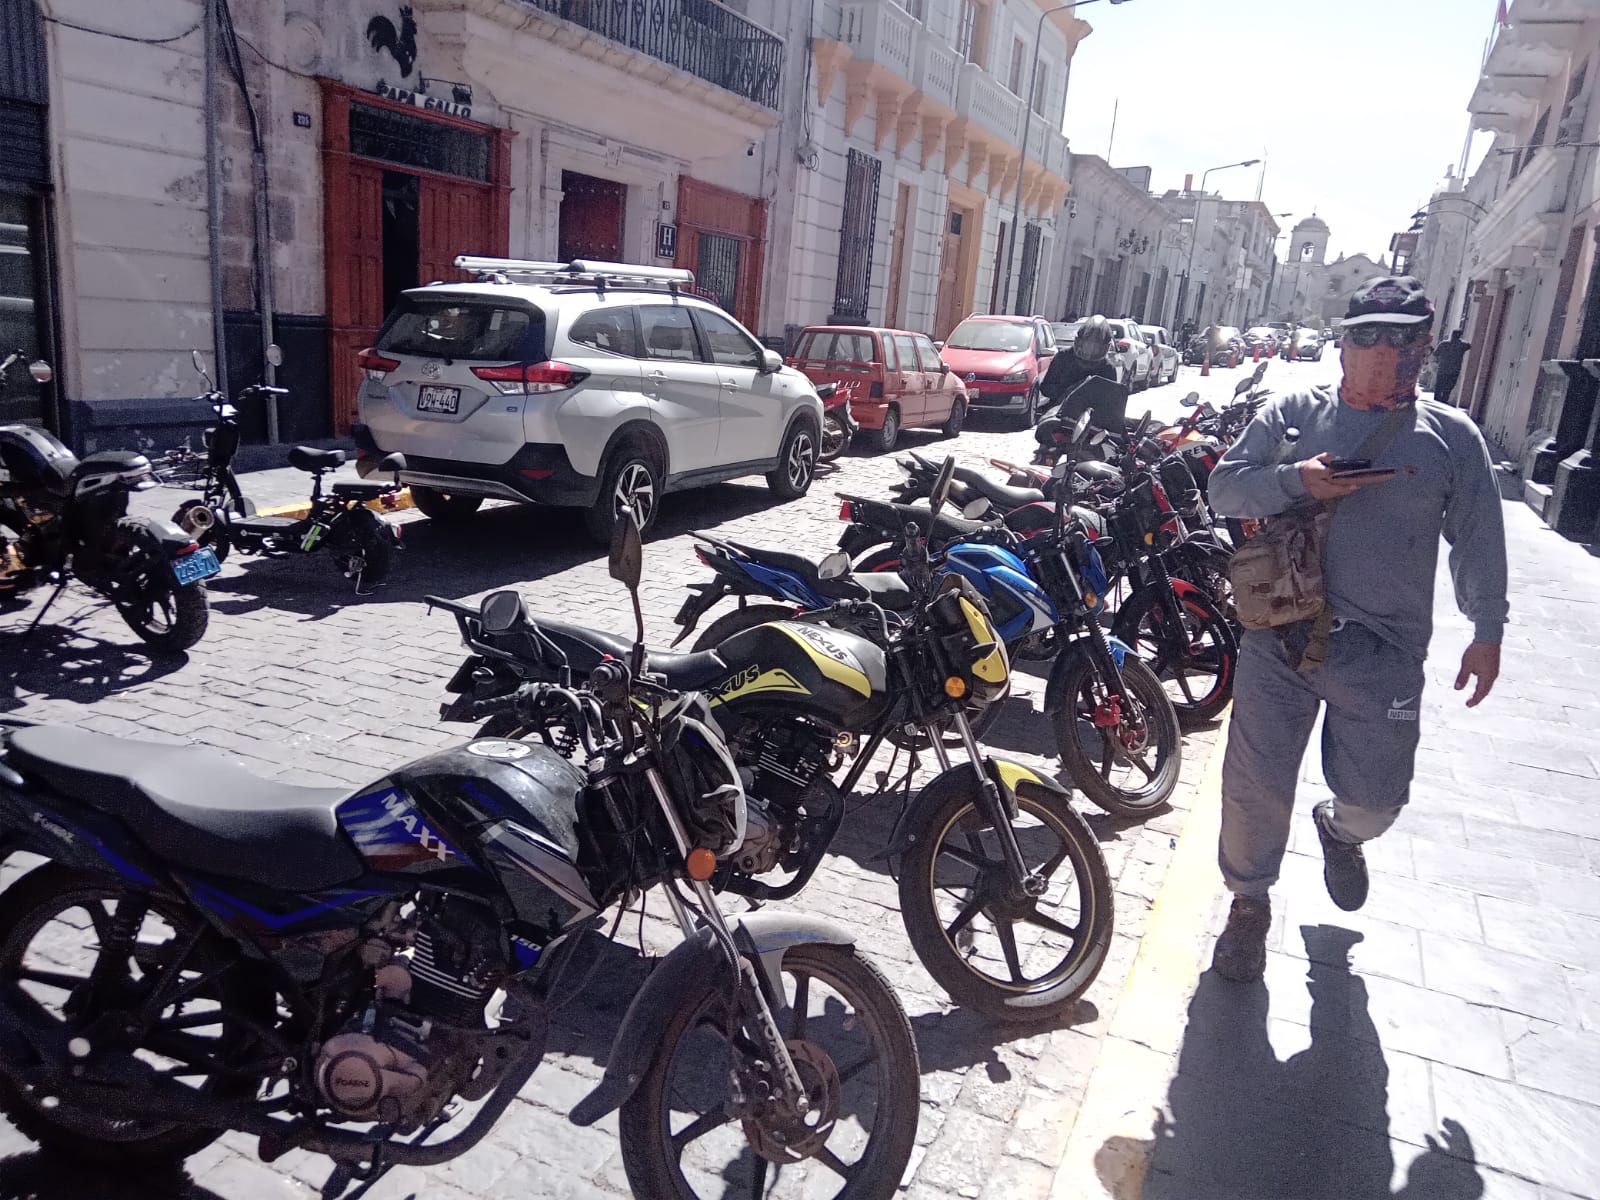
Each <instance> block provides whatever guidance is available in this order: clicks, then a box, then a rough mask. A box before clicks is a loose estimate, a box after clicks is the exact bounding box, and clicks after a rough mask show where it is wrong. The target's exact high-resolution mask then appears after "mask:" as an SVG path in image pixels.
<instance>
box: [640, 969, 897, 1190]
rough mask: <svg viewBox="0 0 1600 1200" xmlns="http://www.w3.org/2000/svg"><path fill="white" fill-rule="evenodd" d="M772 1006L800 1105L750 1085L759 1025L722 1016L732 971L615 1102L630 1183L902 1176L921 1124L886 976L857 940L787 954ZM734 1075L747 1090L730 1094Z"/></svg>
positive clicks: (772, 1182)
mask: <svg viewBox="0 0 1600 1200" xmlns="http://www.w3.org/2000/svg"><path fill="white" fill-rule="evenodd" d="M782 974H783V996H782V999H783V1004H782V1006H781V1007H779V1008H776V1009H775V1010H774V1013H773V1015H774V1017H775V1018H776V1019H777V1022H778V1029H779V1032H780V1033H781V1034H782V1036H783V1037H784V1040H785V1045H786V1047H787V1048H788V1050H789V1054H790V1056H791V1058H792V1059H793V1060H794V1063H795V1067H796V1069H797V1070H798V1072H799V1074H800V1078H801V1081H802V1083H803V1085H804V1088H805V1093H806V1098H807V1101H808V1108H807V1110H806V1111H805V1112H804V1113H783V1112H782V1111H781V1108H780V1106H779V1105H778V1104H777V1102H776V1101H775V1100H770V1099H769V1100H762V1099H760V1098H759V1097H757V1096H756V1094H755V1093H756V1092H757V1091H758V1090H759V1089H760V1088H762V1087H764V1086H765V1085H764V1083H763V1081H764V1080H766V1079H769V1078H770V1074H769V1073H768V1072H767V1070H766V1069H764V1067H763V1066H762V1065H759V1064H760V1059H761V1058H762V1054H761V1052H760V1050H759V1048H758V1047H757V1045H756V1041H755V1039H754V1038H753V1037H751V1036H749V1035H747V1034H745V1033H744V1032H742V1031H739V1032H732V1033H730V1031H729V1030H728V1028H727V1008H728V1005H727V1000H728V995H727V992H726V990H725V988H726V977H725V976H724V978H723V980H722V981H721V982H720V985H718V984H712V985H711V986H708V987H707V988H706V990H705V991H704V992H702V993H701V994H700V995H699V996H698V997H697V998H691V999H690V1000H689V1001H688V1004H689V1006H690V1007H689V1009H688V1011H686V1012H684V1013H683V1014H681V1015H680V1016H679V1017H677V1018H675V1019H674V1021H673V1022H672V1024H671V1025H670V1026H669V1027H668V1029H667V1032H666V1034H665V1036H664V1038H663V1040H662V1043H661V1048H660V1050H659V1051H658V1055H657V1059H656V1061H655V1063H654V1064H652V1066H651V1069H650V1072H649V1074H648V1075H647V1076H646V1078H645V1079H644V1080H643V1081H642V1082H641V1084H640V1086H639V1090H638V1091H637V1092H635V1094H634V1096H633V1097H632V1098H630V1100H629V1102H628V1104H627V1105H625V1106H624V1108H623V1114H622V1145H623V1155H624V1161H625V1165H626V1166H627V1169H628V1178H629V1182H630V1183H631V1184H632V1187H633V1191H634V1194H635V1195H640V1196H644V1195H649V1196H659V1197H663V1198H666V1197H673V1198H683V1200H686V1198H689V1197H712V1196H717V1197H750V1198H751V1200H764V1198H766V1197H769V1196H807V1197H810V1196H834V1197H855V1196H876V1195H887V1194H888V1193H889V1192H891V1191H892V1190H893V1189H894V1187H895V1185H896V1184H897V1183H898V1182H899V1178H900V1175H901V1173H902V1172H903V1171H904V1169H905V1164H906V1162H907V1161H909V1159H910V1155H911V1148H912V1144H913V1141H914V1137H915V1130H916V1124H917V1108H918V1090H919V1080H918V1073H917V1060H916V1048H915V1043H914V1042H913V1041H912V1038H911V1030H910V1025H909V1023H908V1022H907V1021H906V1018H905V1014H904V1012H903V1011H902V1010H901V1009H900V1008H899V1005H898V1003H897V1002H896V1001H895V1000H894V998H893V993H892V992H891V991H890V990H889V987H888V984H887V983H886V982H885V981H884V980H883V978H882V976H881V975H879V974H878V972H877V970H876V969H875V968H873V967H872V966H871V965H870V964H868V963H867V962H866V960H864V959H862V958H861V957H860V956H859V954H857V953H856V951H855V950H854V949H853V948H849V947H844V946H832V945H805V946H798V947H795V948H793V949H791V950H788V951H787V952H785V954H784V956H783V971H782ZM736 1077H737V1078H738V1080H739V1081H740V1086H741V1088H742V1089H743V1090H744V1092H745V1095H746V1100H745V1101H744V1102H742V1103H739V1102H735V1101H734V1100H733V1096H734V1087H733V1084H734V1080H735V1078H736Z"/></svg>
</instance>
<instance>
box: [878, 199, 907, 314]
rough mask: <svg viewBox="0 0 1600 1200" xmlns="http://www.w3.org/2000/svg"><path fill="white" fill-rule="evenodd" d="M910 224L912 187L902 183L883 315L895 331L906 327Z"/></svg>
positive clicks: (895, 217) (895, 207) (890, 251)
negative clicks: (907, 242)
mask: <svg viewBox="0 0 1600 1200" xmlns="http://www.w3.org/2000/svg"><path fill="white" fill-rule="evenodd" d="M910 224H911V185H910V184H909V183H902V184H901V185H900V192H899V197H898V199H897V200H896V201H895V206H894V243H893V245H892V246H891V247H890V249H889V300H888V303H887V304H886V305H885V306H884V314H883V322H884V324H885V325H888V326H890V327H891V328H893V329H901V328H904V326H905V319H906V316H905V294H906V281H905V270H906V238H907V233H908V227H909V226H910Z"/></svg>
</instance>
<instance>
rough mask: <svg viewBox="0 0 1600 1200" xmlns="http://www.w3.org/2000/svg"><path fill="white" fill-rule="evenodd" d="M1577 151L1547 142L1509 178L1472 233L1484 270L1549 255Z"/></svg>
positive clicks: (1527, 262) (1517, 263)
mask: <svg viewBox="0 0 1600 1200" xmlns="http://www.w3.org/2000/svg"><path fill="white" fill-rule="evenodd" d="M1575 153H1576V152H1575V151H1574V150H1573V149H1571V148H1570V147H1565V146H1545V147H1544V148H1542V149H1540V150H1538V151H1537V152H1535V154H1534V156H1533V158H1532V159H1530V160H1529V162H1528V165H1527V166H1525V167H1523V169H1522V171H1521V172H1520V173H1519V174H1518V175H1517V177H1516V178H1515V179H1514V180H1512V181H1511V183H1510V185H1509V186H1508V187H1507V188H1506V190H1505V192H1504V193H1502V194H1501V196H1500V198H1499V199H1498V200H1496V201H1495V203H1494V204H1493V205H1492V206H1491V207H1490V209H1489V211H1488V212H1486V213H1485V214H1484V215H1483V218H1482V220H1480V221H1479V222H1478V226H1477V228H1476V229H1475V230H1474V231H1473V248H1474V253H1475V255H1476V256H1477V261H1478V264H1479V267H1480V269H1483V270H1488V269H1490V268H1493V267H1505V266H1526V265H1528V264H1529V263H1530V262H1531V261H1532V258H1533V256H1535V255H1537V254H1539V253H1544V254H1551V253H1554V252H1555V251H1556V249H1557V247H1556V245H1555V241H1556V239H1557V238H1558V236H1559V232H1560V227H1561V214H1562V211H1563V209H1564V207H1565V205H1566V200H1567V176H1568V174H1569V171H1570V168H1571V165H1572V157H1573V155H1574V154H1575Z"/></svg>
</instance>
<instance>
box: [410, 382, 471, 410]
mask: <svg viewBox="0 0 1600 1200" xmlns="http://www.w3.org/2000/svg"><path fill="white" fill-rule="evenodd" d="M460 407H461V389H460V388H453V387H435V386H433V385H431V384H428V385H424V386H423V387H422V388H421V389H419V390H418V392H417V411H418V412H432V413H449V414H451V415H452V416H453V415H455V413H456V411H457V410H458V409H459V408H460Z"/></svg>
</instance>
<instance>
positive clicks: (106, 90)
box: [0, 0, 1090, 442]
mask: <svg viewBox="0 0 1600 1200" xmlns="http://www.w3.org/2000/svg"><path fill="white" fill-rule="evenodd" d="M1052 7H1054V6H1053V5H1050V4H1044V3H1034V2H1033V0H901V2H895V0H852V2H848V3H841V2H838V0H819V3H818V4H816V5H815V6H812V5H809V4H808V5H804V6H802V5H794V4H789V3H785V2H784V0H727V2H723V0H634V2H631V3H626V4H624V3H618V2H615V0H411V2H410V3H404V2H402V0H357V2H356V3H347V2H345V0H337V2H336V0H255V2H252V3H250V4H244V3H229V0H147V2H145V3H141V4H139V5H137V6H134V7H124V6H118V5H111V6H107V5H104V4H100V3H96V2H95V0H52V4H51V5H50V13H51V19H50V20H49V21H46V20H45V19H44V18H43V17H42V16H41V12H40V9H39V7H38V6H37V5H36V4H35V3H34V0H0V17H3V18H4V19H3V20H0V236H3V237H4V239H5V242H4V244H3V246H0V248H3V249H4V250H5V251H6V253H7V257H6V259H5V262H6V265H7V270H6V271H5V273H4V274H3V276H0V288H3V291H4V295H3V296H0V301H3V302H0V322H5V324H4V325H3V326H0V333H4V335H5V337H6V339H7V344H8V345H10V344H13V343H14V344H15V345H17V346H22V347H24V348H25V349H27V350H28V351H29V352H30V353H33V352H35V351H37V352H40V353H46V354H48V356H49V357H51V358H52V359H53V360H54V361H55V362H56V364H57V366H58V368H59V373H58V382H57V384H56V385H54V386H53V387H52V388H51V389H48V391H47V394H46V395H45V397H44V398H43V400H41V399H40V398H39V396H38V394H37V393H36V392H32V391H26V390H24V389H17V390H15V391H14V392H13V393H11V394H8V395H7V396H6V397H0V404H4V405H5V406H6V408H5V410H4V412H5V413H6V414H7V415H18V416H22V417H25V418H27V419H32V420H44V421H47V422H48V423H50V424H52V425H54V426H56V427H58V428H63V429H68V430H69V431H70V432H71V433H72V434H73V435H74V436H75V438H76V439H77V440H78V441H80V442H95V441H101V440H106V439H112V440H114V439H115V436H116V435H115V433H114V432H113V431H116V430H125V429H128V428H129V427H132V428H133V429H134V430H136V431H138V433H139V436H141V437H147V438H149V439H150V440H152V441H159V440H160V439H159V436H158V434H157V433H156V432H155V431H157V430H159V429H160V428H162V427H163V426H164V425H167V424H172V425H178V424H188V425H192V424H193V423H194V421H195V419H196V415H195V414H194V413H193V412H192V411H191V410H192V409H193V405H192V404H187V403H186V402H183V401H181V400H180V399H176V398H181V397H184V396H187V395H192V394H194V393H195V392H196V391H197V390H198V389H199V386H200V382H199V380H198V378H197V377H196V376H195V374H194V372H193V369H192V367H191V366H190V362H189V358H190V351H191V350H192V349H201V350H204V351H207V352H210V353H212V354H214V355H215V356H216V357H217V358H218V359H219V360H220V366H221V372H222V374H223V375H224V376H225V377H226V378H228V379H229V381H230V383H231V384H232V385H233V386H234V387H235V388H236V387H237V386H239V385H240V384H242V383H247V382H251V381H254V380H256V379H259V378H262V377H263V376H267V377H276V378H277V381H278V382H280V383H282V384H284V385H286V386H288V387H289V388H290V389H291V395H290V396H289V397H287V398H286V399H284V400H283V401H281V402H279V403H278V404H277V405H276V406H275V407H274V410H273V411H272V412H268V413H248V414H245V419H246V421H247V423H248V424H249V426H250V428H249V433H250V435H251V436H252V438H254V439H255V440H269V439H270V440H277V441H287V440H294V439H310V438H315V437H319V436H333V435H339V434H342V433H343V432H344V431H345V430H346V429H347V428H348V426H349V424H350V422H351V420H352V419H353V416H354V394H355V384H356V369H355V366H354V355H355V352H356V351H358V350H359V349H360V348H361V347H362V346H363V345H365V344H367V342H368V340H369V339H371V337H372V336H373V335H374V333H375V331H376V330H377V327H378V325H379V324H380V323H381V322H382V320H383V318H384V315H385V313H386V311H387V309H388V307H389V305H390V304H391V303H392V301H393V299H394V297H395V296H396V295H397V294H398V292H399V291H401V290H402V289H404V288H406V287H409V286H415V285H417V284H419V283H426V282H428V281H430V280H436V279H449V278H453V277H455V272H453V270H452V268H451V266H450V263H451V261H452V260H453V258H454V257H455V256H456V255H457V254H461V253H480V254H482V253H488V254H510V255H512V256H515V257H525V258H534V259H542V260H556V259H559V260H562V261H565V260H568V259H571V258H574V257H587V258H601V259H612V260H626V261H631V262H645V263H658V264H668V265H670V264H676V265H679V266H685V267H688V268H690V269H691V270H693V271H695V273H696V276H697V279H698V282H699V284H700V286H702V287H703V288H705V289H707V290H708V291H710V292H712V293H713V294H715V295H716V296H717V298H718V299H719V300H720V302H721V303H722V304H723V305H724V306H725V307H727V308H728V310H729V311H730V312H732V313H734V314H735V315H736V316H737V317H738V318H739V319H740V320H742V321H743V322H744V323H745V324H747V325H748V326H749V327H750V328H751V329H753V330H755V331H756V332H757V333H759V334H761V335H763V336H766V337H768V338H769V339H774V340H777V339H782V338H784V337H785V336H786V335H792V333H793V332H794V331H795V330H796V329H798V328H799V327H800V326H803V325H805V324H807V323H812V322H818V321H824V320H828V319H830V318H837V319H847V320H869V319H870V320H874V321H891V322H892V323H895V324H901V325H906V326H910V327H913V328H917V329H924V330H931V331H934V332H937V333H943V332H945V331H947V330H948V329H949V328H950V327H951V326H952V325H953V324H954V323H955V322H956V321H958V320H960V319H961V317H963V316H965V315H966V314H967V313H968V312H970V311H972V310H974V309H989V308H999V307H1010V308H1013V309H1020V310H1024V311H1028V310H1031V309H1032V308H1034V307H1037V305H1038V304H1039V303H1040V300H1041V298H1042V295H1043V291H1044V287H1045V283H1046V274H1047V272H1046V270H1045V269H1044V268H1045V267H1046V266H1047V264H1048V263H1049V262H1050V261H1051V257H1052V254H1053V241H1054V226H1055V217H1056V214H1058V213H1059V212H1060V210H1061V206H1062V203H1063V200H1064V199H1065V196H1066V193H1067V188H1068V185H1067V152H1066V140H1065V138H1063V137H1062V135H1061V133H1060V127H1061V119H1062V112H1063V107H1064V102H1065V96H1066V87H1067V80H1068V76H1069V70H1070V63H1071V59H1072V54H1073V52H1074V51H1075V49H1076V48H1077V46H1078V44H1079V42H1080V41H1081V40H1082V38H1083V37H1084V36H1086V35H1087V34H1088V33H1089V31H1090V30H1089V26H1088V25H1087V24H1086V23H1084V22H1082V21H1078V20H1075V19H1072V18H1071V16H1070V14H1064V13H1063V14H1056V15H1054V16H1051V17H1048V18H1045V19H1044V21H1043V27H1042V37H1036V35H1037V34H1038V33H1039V31H1040V28H1041V16H1042V14H1043V12H1044V10H1046V9H1049V8H1052ZM1036 43H1037V46H1038V69H1037V73H1035V71H1034V69H1033V55H1034V48H1035V45H1036ZM1025 133H1026V139H1027V145H1026V153H1025V154H1024V146H1023V139H1024V134H1025ZM1019 191H1020V197H1019ZM1019 199H1020V205H1019ZM1014 214H1017V215H1014ZM1013 226H1016V227H1017V228H1016V230H1015V233H1016V236H1015V238H1013ZM1013 241H1015V246H1013V244H1012V243H1013ZM1008 276H1009V278H1008ZM274 342H275V343H277V344H278V345H280V346H281V347H282V349H283V352H284V362H283V365H282V367H281V369H280V368H276V367H274V366H273V365H271V364H270V363H268V362H267V356H266V355H265V352H264V348H265V346H266V345H267V344H269V343H274ZM201 415H202V416H203V414H201ZM123 440H126V438H125V437H124V439H123Z"/></svg>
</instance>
